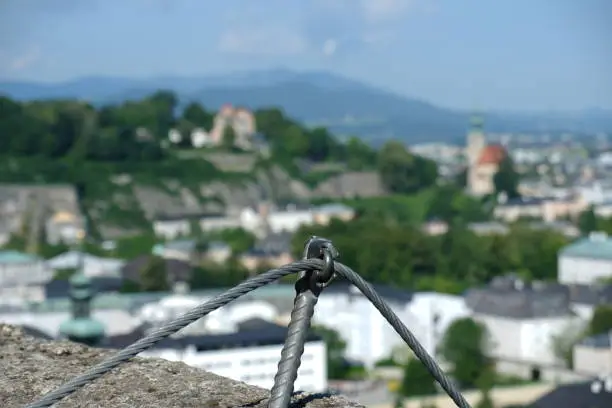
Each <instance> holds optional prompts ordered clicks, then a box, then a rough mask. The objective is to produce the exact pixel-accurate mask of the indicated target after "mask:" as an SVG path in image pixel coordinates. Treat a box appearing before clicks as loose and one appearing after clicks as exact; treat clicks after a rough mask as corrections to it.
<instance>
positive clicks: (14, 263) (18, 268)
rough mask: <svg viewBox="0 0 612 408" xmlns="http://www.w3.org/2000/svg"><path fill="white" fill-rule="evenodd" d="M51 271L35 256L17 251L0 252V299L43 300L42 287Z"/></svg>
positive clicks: (49, 278)
mask: <svg viewBox="0 0 612 408" xmlns="http://www.w3.org/2000/svg"><path fill="white" fill-rule="evenodd" d="M52 278H53V270H52V269H51V268H49V267H48V266H47V265H46V264H45V261H44V260H43V259H41V258H39V257H37V256H34V255H29V254H25V253H22V252H17V251H0V299H2V300H3V301H5V300H8V299H27V300H30V301H39V300H42V299H44V285H45V284H46V283H47V282H48V281H49V280H51V279H52Z"/></svg>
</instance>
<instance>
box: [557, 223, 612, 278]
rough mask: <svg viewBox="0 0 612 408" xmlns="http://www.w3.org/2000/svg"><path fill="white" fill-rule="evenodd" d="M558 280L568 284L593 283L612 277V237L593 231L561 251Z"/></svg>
mask: <svg viewBox="0 0 612 408" xmlns="http://www.w3.org/2000/svg"><path fill="white" fill-rule="evenodd" d="M558 258H559V268H558V281H559V283H563V284H566V285H575V284H583V285H591V284H594V283H597V282H598V281H601V280H605V279H609V278H612V239H611V238H610V237H608V236H607V235H606V234H605V233H603V232H594V233H591V234H590V235H589V236H588V237H585V238H582V239H579V240H577V241H575V242H573V243H571V244H569V245H567V246H566V247H564V248H563V249H562V250H561V251H559V257H558Z"/></svg>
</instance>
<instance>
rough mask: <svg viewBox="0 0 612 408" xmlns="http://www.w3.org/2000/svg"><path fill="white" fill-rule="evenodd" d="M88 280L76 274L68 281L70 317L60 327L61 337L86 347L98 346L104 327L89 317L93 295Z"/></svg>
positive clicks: (80, 274)
mask: <svg viewBox="0 0 612 408" xmlns="http://www.w3.org/2000/svg"><path fill="white" fill-rule="evenodd" d="M91 286H92V285H91V281H90V279H89V278H88V277H87V276H85V275H83V273H82V272H77V273H76V274H75V275H73V276H72V278H71V279H70V300H71V303H72V317H71V318H70V319H69V320H66V321H65V322H64V323H62V324H61V326H60V334H61V336H62V337H64V338H67V339H68V340H70V341H74V342H77V343H83V344H86V345H88V346H98V345H100V343H101V342H102V340H103V339H104V325H103V324H102V323H100V322H99V321H97V320H95V319H93V318H92V317H91V310H90V309H91V300H92V299H93V296H94V293H93V288H92V287H91Z"/></svg>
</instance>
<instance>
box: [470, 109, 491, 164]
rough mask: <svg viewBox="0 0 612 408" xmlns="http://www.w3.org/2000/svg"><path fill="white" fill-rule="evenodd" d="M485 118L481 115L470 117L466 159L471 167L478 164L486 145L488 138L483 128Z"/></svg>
mask: <svg viewBox="0 0 612 408" xmlns="http://www.w3.org/2000/svg"><path fill="white" fill-rule="evenodd" d="M483 125H484V120H483V118H482V117H481V116H480V115H473V116H472V117H471V118H470V128H469V130H468V134H467V140H466V152H465V153H466V159H467V163H468V166H469V167H473V166H474V165H476V162H477V161H478V157H479V156H480V153H481V152H482V149H484V148H485V146H486V138H485V134H484V130H483Z"/></svg>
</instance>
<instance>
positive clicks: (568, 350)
mask: <svg viewBox="0 0 612 408" xmlns="http://www.w3.org/2000/svg"><path fill="white" fill-rule="evenodd" d="M584 336H585V328H584V325H583V324H578V323H571V324H568V325H567V326H566V327H564V328H563V330H561V332H560V333H558V334H557V335H554V336H553V337H552V342H551V343H552V348H553V350H552V351H553V354H554V355H555V357H556V358H557V359H559V360H561V361H562V362H563V363H564V364H565V365H566V366H567V367H568V368H572V367H573V364H574V346H575V345H576V344H577V343H578V342H579V341H580V340H582V339H583V338H584Z"/></svg>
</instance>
